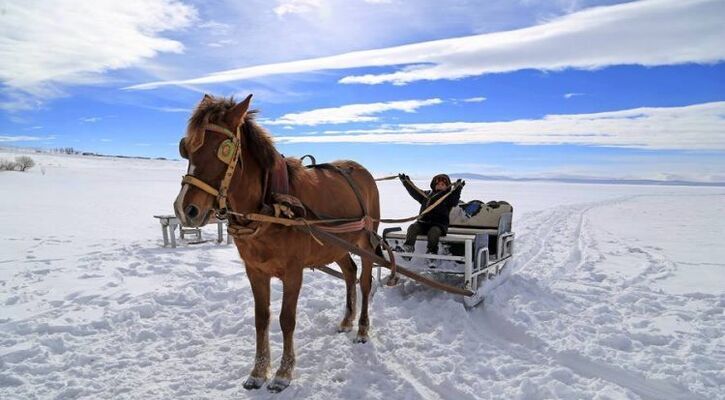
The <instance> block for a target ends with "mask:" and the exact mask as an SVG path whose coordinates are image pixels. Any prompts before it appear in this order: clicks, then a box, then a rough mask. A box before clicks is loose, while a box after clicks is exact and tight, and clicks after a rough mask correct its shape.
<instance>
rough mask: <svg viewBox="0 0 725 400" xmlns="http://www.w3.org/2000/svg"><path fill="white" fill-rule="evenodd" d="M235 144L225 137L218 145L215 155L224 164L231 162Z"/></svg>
mask: <svg viewBox="0 0 725 400" xmlns="http://www.w3.org/2000/svg"><path fill="white" fill-rule="evenodd" d="M236 150H237V146H236V145H235V144H234V142H232V140H231V139H227V140H225V141H223V142H222V143H221V144H220V145H219V149H218V150H217V153H216V156H217V158H219V160H221V161H222V162H223V163H224V164H227V165H229V164H231V163H232V162H234V160H233V158H234V154H236Z"/></svg>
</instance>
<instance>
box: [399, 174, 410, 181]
mask: <svg viewBox="0 0 725 400" xmlns="http://www.w3.org/2000/svg"><path fill="white" fill-rule="evenodd" d="M398 178H400V180H401V181H404V180H408V179H410V177H409V176H408V175H406V174H398Z"/></svg>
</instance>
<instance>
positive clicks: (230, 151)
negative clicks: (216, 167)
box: [181, 124, 244, 219]
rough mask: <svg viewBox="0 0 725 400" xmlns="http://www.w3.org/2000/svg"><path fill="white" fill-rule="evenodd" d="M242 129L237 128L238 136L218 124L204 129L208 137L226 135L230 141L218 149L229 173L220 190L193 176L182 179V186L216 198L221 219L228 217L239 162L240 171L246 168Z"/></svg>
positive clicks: (219, 155) (209, 125)
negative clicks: (232, 182)
mask: <svg viewBox="0 0 725 400" xmlns="http://www.w3.org/2000/svg"><path fill="white" fill-rule="evenodd" d="M241 128H242V124H240V125H239V126H237V131H236V134H234V133H232V131H230V130H229V129H227V128H225V127H223V126H219V125H216V124H207V125H206V126H205V127H204V132H203V134H204V135H206V132H208V131H211V132H217V133H221V134H224V135H226V136H227V137H228V139H226V140H224V141H223V142H222V143H221V144H220V145H219V148H218V149H217V158H219V160H221V161H222V162H223V163H225V164H227V171H226V172H225V173H224V178H223V179H222V182H221V184H220V185H219V189H218V190H217V189H214V188H213V187H212V186H211V185H209V184H208V183H206V182H204V181H202V180H201V179H199V178H197V177H195V176H194V175H191V174H186V175H184V177H183V178H182V179H181V184H182V185H184V184H187V185H191V186H194V187H196V188H198V189H200V190H203V191H204V192H206V193H209V194H210V195H212V196H214V197H215V198H216V200H217V205H218V208H216V209H215V211H216V217H217V218H219V219H225V218H226V217H227V211H228V208H227V195H228V193H229V184H230V183H231V181H232V176H234V171H235V170H236V168H237V161H239V170H240V171H241V170H242V168H244V160H243V159H242V146H241ZM182 156H183V154H182Z"/></svg>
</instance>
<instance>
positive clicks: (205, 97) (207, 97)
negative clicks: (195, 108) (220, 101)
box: [201, 93, 213, 104]
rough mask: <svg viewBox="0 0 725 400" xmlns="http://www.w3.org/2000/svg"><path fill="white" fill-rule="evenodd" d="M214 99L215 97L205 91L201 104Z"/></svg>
mask: <svg viewBox="0 0 725 400" xmlns="http://www.w3.org/2000/svg"><path fill="white" fill-rule="evenodd" d="M212 100H213V99H212V97H211V96H209V94H207V93H204V98H202V99H201V104H204V103H208V102H210V101H212Z"/></svg>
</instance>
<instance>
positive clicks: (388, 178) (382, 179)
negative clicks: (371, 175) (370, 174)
mask: <svg viewBox="0 0 725 400" xmlns="http://www.w3.org/2000/svg"><path fill="white" fill-rule="evenodd" d="M393 179H398V175H390V176H384V177H382V178H375V181H376V182H377V181H392V180H393Z"/></svg>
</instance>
